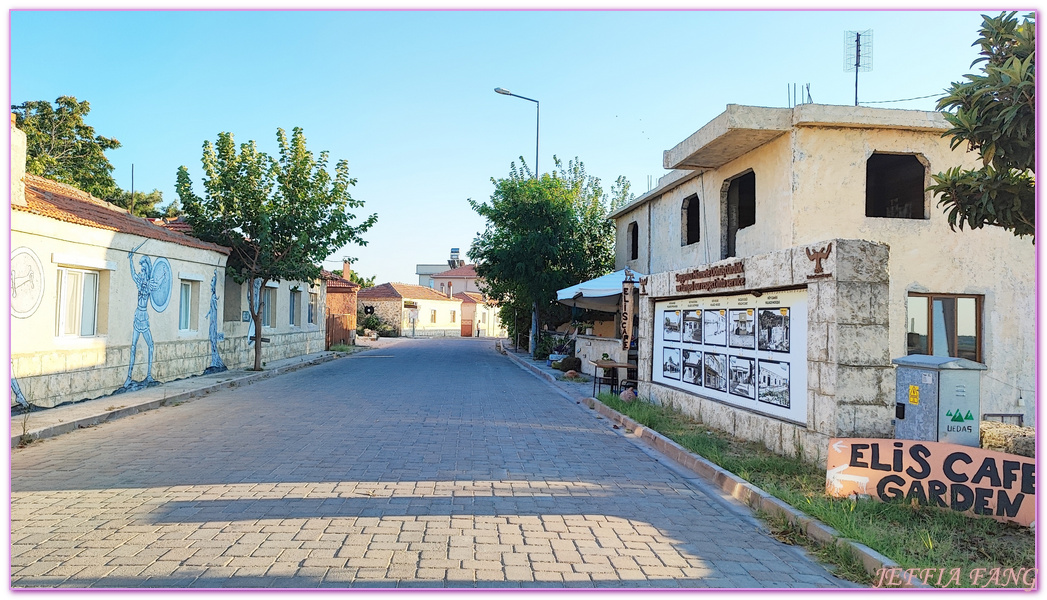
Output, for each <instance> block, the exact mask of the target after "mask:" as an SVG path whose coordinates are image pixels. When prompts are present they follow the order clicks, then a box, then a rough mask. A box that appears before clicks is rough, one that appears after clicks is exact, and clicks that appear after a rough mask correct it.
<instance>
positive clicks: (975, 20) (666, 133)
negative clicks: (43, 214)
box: [10, 10, 995, 282]
mask: <svg viewBox="0 0 1047 600" xmlns="http://www.w3.org/2000/svg"><path fill="white" fill-rule="evenodd" d="M992 14H995V13H992ZM10 16H11V71H10V72H11V87H10V92H11V103H12V104H19V103H21V102H24V101H26V100H49V101H53V100H54V99H55V98H57V97H58V96H61V95H72V96H75V97H77V98H78V99H80V100H87V101H89V102H90V103H91V114H90V115H89V116H88V119H87V121H88V123H89V124H90V125H92V126H94V127H95V129H96V132H97V133H98V134H100V135H105V136H110V137H115V138H117V139H118V140H120V142H121V144H122V147H121V148H120V149H118V150H114V151H110V152H109V153H108V156H109V160H110V162H112V164H113V165H114V166H115V167H116V170H115V176H116V179H117V183H118V184H119V185H120V186H121V187H123V188H125V189H130V187H131V165H132V164H134V170H135V181H134V187H135V189H136V190H142V191H149V190H152V189H154V188H156V189H159V190H161V191H162V192H163V195H164V200H165V202H167V201H170V200H172V199H174V198H176V197H177V196H176V194H175V191H174V183H175V173H176V171H177V169H178V167H179V165H186V166H187V167H189V169H190V173H191V174H192V176H193V178H194V182H195V188H196V190H197V192H201V191H202V185H201V184H200V177H201V168H200V155H201V147H202V145H203V142H204V141H205V140H214V139H215V138H216V137H217V134H218V133H219V132H221V131H229V132H232V133H233V134H234V135H235V137H236V140H237V141H238V142H245V141H248V140H255V141H257V142H258V143H259V145H260V147H261V149H262V150H264V151H267V152H269V153H271V154H276V141H275V139H276V129H277V128H278V127H282V128H284V129H286V130H290V129H291V128H293V127H296V126H298V127H302V128H303V129H304V130H305V134H306V138H307V140H308V144H309V148H310V149H311V150H313V151H315V152H319V151H321V150H327V151H329V152H330V154H331V158H332V161H331V165H332V167H333V164H334V162H335V160H337V159H343V158H344V159H346V160H348V161H349V166H350V172H351V174H352V175H353V176H354V177H356V178H358V180H359V181H358V184H357V185H356V187H355V188H354V189H353V191H352V194H353V196H354V197H355V198H357V199H360V200H364V201H365V202H366V205H365V206H364V208H363V209H362V210H361V214H370V213H371V212H377V213H378V224H377V225H376V226H375V227H374V228H373V229H372V230H371V231H370V232H369V233H368V234H366V236H365V237H366V239H367V240H368V242H369V244H368V245H367V246H366V247H356V246H353V247H348V248H345V249H344V251H343V252H338V253H336V254H335V255H333V256H332V257H331V258H332V260H330V261H328V262H327V263H325V266H326V268H328V269H335V268H340V266H339V265H340V257H341V256H343V255H348V256H353V257H356V258H357V261H356V262H355V264H354V268H355V270H357V271H358V272H360V273H361V274H362V275H365V276H370V275H377V277H378V282H385V281H403V282H414V281H417V278H416V276H415V275H414V270H415V264H416V263H436V262H442V261H445V260H446V259H447V256H448V253H449V250H450V248H451V247H452V246H455V247H460V248H461V249H462V251H463V252H466V251H467V250H468V248H469V246H470V244H471V242H472V239H473V237H474V236H475V235H476V234H477V233H478V232H479V231H481V230H482V229H483V226H484V223H483V221H482V220H481V219H480V218H479V217H478V216H477V215H476V214H475V213H474V212H473V211H472V210H471V209H470V208H469V205H468V202H467V199H468V198H472V199H475V200H480V201H483V200H486V199H488V198H489V197H490V194H491V191H492V189H493V186H492V184H491V181H490V180H491V178H492V177H503V176H505V175H506V174H507V173H508V171H509V166H510V163H511V162H513V161H517V160H518V157H519V156H521V155H522V156H523V157H525V159H526V160H527V162H528V163H529V164H530V163H531V162H533V160H534V151H535V146H534V145H535V105H534V104H533V103H531V102H526V101H524V100H520V99H517V98H511V97H508V96H500V95H497V94H495V93H494V91H493V90H494V88H495V87H499V86H500V87H504V88H507V89H509V90H510V91H512V92H514V93H516V94H520V95H522V96H527V97H530V98H535V99H538V100H539V101H541V144H540V146H541V147H540V165H539V166H540V167H541V170H542V171H543V172H545V171H548V170H549V169H550V168H551V167H552V163H553V161H552V157H553V155H556V156H558V157H560V158H562V159H564V160H565V161H566V159H568V158H573V157H578V158H580V159H581V160H582V161H583V162H584V163H585V166H586V167H587V170H588V171H589V173H590V174H592V175H596V176H598V177H600V178H601V179H602V180H603V183H604V187H605V189H607V188H609V187H610V184H611V183H612V182H613V181H614V179H615V178H616V177H617V176H619V175H625V176H626V177H627V178H628V179H629V180H630V181H631V182H632V185H633V191H634V192H635V193H636V194H637V195H639V194H641V193H643V192H645V191H647V189H648V179H649V178H650V179H651V180H654V181H656V180H657V178H658V177H659V176H661V175H663V174H664V173H665V171H664V170H663V169H662V166H661V162H662V152H663V151H664V150H666V149H669V148H671V147H673V146H674V145H676V144H677V143H678V142H680V141H681V140H683V139H684V138H686V137H687V136H688V135H690V134H691V133H693V132H694V131H696V130H697V129H698V128H699V127H701V126H702V125H704V124H705V123H706V122H708V121H709V120H710V119H712V118H713V117H715V116H716V115H718V114H720V113H721V112H723V110H724V108H725V106H726V105H727V104H748V105H757V106H786V105H787V103H788V102H789V95H788V91H787V87H788V86H789V85H790V84H800V85H803V84H807V83H809V84H810V85H811V96H812V99H813V100H814V101H815V102H817V103H823V104H845V105H850V104H853V103H854V74H853V73H848V72H845V71H844V68H843V64H844V32H845V31H854V30H867V29H872V30H873V32H874V33H873V43H874V52H873V70H872V71H870V72H867V73H862V74H861V76H860V83H859V100H860V101H861V102H862V103H863V104H866V103H868V104H866V105H868V106H880V107H893V108H906V109H918V110H933V108H934V104H935V100H934V99H933V98H928V99H923V100H915V101H910V102H892V103H876V104H873V103H871V102H872V101H883V100H897V99H902V98H912V97H917V96H927V95H931V94H940V92H941V91H942V90H943V89H944V88H945V87H946V86H947V85H948V84H949V83H950V82H951V81H955V80H959V79H960V78H961V77H962V76H963V75H964V74H965V73H968V72H970V64H971V62H972V61H973V60H974V59H975V58H976V57H977V55H976V50H975V49H974V48H972V47H971V44H972V43H973V42H974V40H975V38H976V37H977V29H978V27H979V25H980V23H981V18H980V16H979V13H978V12H977V11H966V12H964V11H942V10H936V11H924V12H899V11H893V12H890V11H884V12H825V11H821V12H814V11H786V12H770V11H738V12H722V11H721V12H702V11H691V12H675V11H673V12H669V11H662V12H638V11H614V12H543V11H528V12H508V11H506V12H475V11H448V12H410V11H402V12H329V11H309V12H248V11H225V12H208V11H178V12H127V11H123V12H118V11H37V12H33V11H13V12H12V13H11V15H10Z"/></svg>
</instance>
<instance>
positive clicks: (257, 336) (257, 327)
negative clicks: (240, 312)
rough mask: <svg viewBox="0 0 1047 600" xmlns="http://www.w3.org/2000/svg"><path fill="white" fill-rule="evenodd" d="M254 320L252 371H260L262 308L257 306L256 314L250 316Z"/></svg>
mask: <svg viewBox="0 0 1047 600" xmlns="http://www.w3.org/2000/svg"><path fill="white" fill-rule="evenodd" d="M251 318H252V319H254V370H255V371H261V370H262V308H261V305H259V308H258V312H257V313H256V314H253V315H251Z"/></svg>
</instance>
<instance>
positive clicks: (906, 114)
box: [610, 104, 950, 219]
mask: <svg viewBox="0 0 1047 600" xmlns="http://www.w3.org/2000/svg"><path fill="white" fill-rule="evenodd" d="M800 127H834V128H840V127H844V128H859V129H904V130H908V131H928V132H937V133H944V132H945V131H947V130H948V129H949V128H950V126H949V122H948V121H946V120H945V117H944V116H942V114H941V113H940V112H935V111H922V110H900V109H895V108H869V107H865V106H842V105H830V104H800V105H798V106H795V107H793V108H770V107H763V106H743V105H741V104H728V105H727V109H726V110H725V111H724V112H722V113H720V114H719V115H718V116H717V117H716V118H714V119H713V120H712V121H709V122H708V123H706V124H705V125H703V126H702V127H701V128H700V129H699V130H698V131H696V132H694V133H693V134H691V135H690V136H688V137H687V139H685V140H683V141H682V142H680V143H679V144H676V146H674V147H673V148H672V149H670V150H666V151H665V152H664V153H663V154H662V166H663V167H665V168H666V169H672V171H671V172H670V173H668V174H666V175H663V176H662V177H661V178H659V179H658V186H657V187H655V188H654V189H652V190H650V191H648V192H647V193H645V194H643V195H642V196H640V197H639V198H637V199H636V200H634V201H632V202H630V203H629V204H627V205H626V206H623V207H622V208H620V209H618V210H616V211H615V212H613V213H612V214H611V215H610V218H612V219H616V218H618V217H620V216H622V215H624V214H625V213H627V212H629V211H632V210H634V209H636V208H638V207H639V206H641V205H643V204H644V203H645V202H647V201H649V200H651V199H653V198H656V197H658V196H660V195H662V194H663V193H664V192H666V191H667V190H669V189H672V188H674V187H676V186H678V185H680V184H682V183H684V182H685V181H687V180H688V179H691V178H692V177H695V176H696V175H699V174H700V173H702V172H703V171H707V170H711V169H717V168H719V167H722V166H723V165H725V164H727V163H729V162H731V161H732V160H735V159H737V158H739V157H741V156H743V155H745V154H747V153H749V152H752V151H753V150H755V149H757V148H759V147H760V146H762V145H764V144H766V143H768V142H770V141H772V140H774V139H775V138H777V137H779V136H782V135H785V134H786V133H788V132H789V131H791V130H793V129H796V128H800Z"/></svg>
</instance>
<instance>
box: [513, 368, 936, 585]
mask: <svg viewBox="0 0 1047 600" xmlns="http://www.w3.org/2000/svg"><path fill="white" fill-rule="evenodd" d="M499 351H501V350H499ZM504 354H505V355H506V356H508V357H509V359H510V360H512V361H513V362H515V363H516V364H517V365H519V366H520V367H522V368H524V369H527V370H529V371H531V372H532V373H535V374H536V375H538V376H539V377H541V378H542V379H545V380H546V381H548V382H549V383H551V384H553V385H556V379H555V378H554V377H553V376H551V375H550V374H548V373H546V372H545V371H542V370H541V369H539V368H538V367H536V366H534V365H532V364H529V363H528V362H527V361H525V360H523V359H521V358H520V357H518V356H516V355H515V354H514V353H513V352H504ZM557 389H562V388H559V386H557ZM574 398H575V400H578V401H580V402H582V403H584V404H585V405H586V406H588V407H589V408H591V409H593V410H595V411H596V412H597V413H599V414H600V415H602V416H604V417H606V418H607V419H608V420H609V421H611V422H612V423H615V424H617V425H618V426H619V427H621V428H623V429H625V431H626V433H629V432H631V433H632V434H633V435H635V436H636V437H638V438H640V439H641V440H643V441H644V442H646V443H647V444H648V445H649V446H651V447H652V448H654V449H655V450H657V451H658V452H660V453H661V454H662V455H664V456H666V457H668V458H670V459H672V460H674V461H676V462H677V463H679V464H681V465H683V466H684V467H685V468H687V469H688V470H690V471H692V472H694V473H696V474H697V475H698V476H700V477H702V478H703V479H705V480H707V481H709V482H711V483H713V484H714V485H716V486H718V487H719V488H720V489H721V490H723V491H724V492H726V493H728V494H730V495H731V496H732V497H733V498H735V499H737V500H738V501H740V502H742V503H743V504H745V505H746V506H748V507H749V508H751V509H753V510H762V511H763V512H765V513H767V514H770V515H773V516H776V517H783V518H785V519H786V520H787V521H788V522H789V524H791V525H794V526H796V527H799V528H800V529H801V530H802V531H803V532H804V533H805V534H806V535H807V537H809V538H810V539H811V540H813V541H814V542H816V543H817V544H819V545H822V546H825V545H828V544H835V545H838V546H841V547H844V548H849V549H850V551H851V552H852V553H854V555H855V556H856V557H858V559H859V560H860V561H861V563H862V565H863V566H864V567H865V571H866V572H867V573H869V575H871V576H873V577H875V576H876V574H877V573H878V572H879V570H880V569H899V568H901V567H900V565H898V563H896V562H894V561H893V560H891V559H889V558H887V557H886V556H884V555H882V554H880V553H879V552H877V551H875V550H873V549H872V548H870V547H868V546H866V545H865V544H861V543H859V542H856V541H854V540H851V539H847V538H844V537H841V536H840V532H838V531H836V530H835V529H833V528H832V527H829V526H828V525H826V524H824V523H822V522H820V521H818V520H817V519H815V518H813V517H811V516H809V515H807V514H805V513H803V512H802V511H799V510H797V509H795V508H793V507H792V506H790V505H788V504H786V503H785V502H783V501H781V500H779V499H778V498H775V497H774V496H772V495H771V494H769V493H767V492H765V491H763V490H762V489H760V488H758V487H756V486H755V485H753V484H751V483H749V482H748V481H746V480H744V479H742V478H741V477H739V476H737V475H735V474H734V473H731V472H730V471H727V470H724V469H723V468H721V467H719V466H717V465H716V464H714V463H712V462H710V461H709V460H707V459H705V458H703V457H702V456H700V455H698V454H695V453H693V452H691V451H690V450H687V449H686V448H684V447H683V446H680V445H679V444H677V443H676V442H674V441H672V440H670V439H669V438H667V437H665V436H664V435H662V434H660V433H658V432H657V431H654V430H652V429H648V428H647V427H645V426H643V425H640V424H639V423H637V422H636V421H633V420H632V419H630V418H629V417H627V416H625V415H623V414H621V413H620V412H618V411H616V410H614V409H612V408H610V407H609V406H607V405H606V404H604V403H602V402H600V401H599V400H597V399H596V398H593V397H591V396H590V397H581V396H575V397H574ZM902 587H912V588H932V589H933V586H930V585H927V584H925V583H923V582H921V581H920V580H918V579H917V578H915V577H913V578H912V580H911V582H909V583H906V584H904V585H902Z"/></svg>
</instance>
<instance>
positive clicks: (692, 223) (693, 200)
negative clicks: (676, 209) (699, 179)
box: [680, 196, 701, 246]
mask: <svg viewBox="0 0 1047 600" xmlns="http://www.w3.org/2000/svg"><path fill="white" fill-rule="evenodd" d="M700 206H701V202H699V201H698V196H690V197H688V198H685V199H684V201H683V206H682V207H681V209H680V225H681V227H680V230H681V233H682V236H681V237H682V239H681V240H680V241H681V244H680V245H681V246H689V245H691V244H697V243H698V242H699V241H701V230H700V229H699V224H700V221H699V220H698V210H699V208H700Z"/></svg>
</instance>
